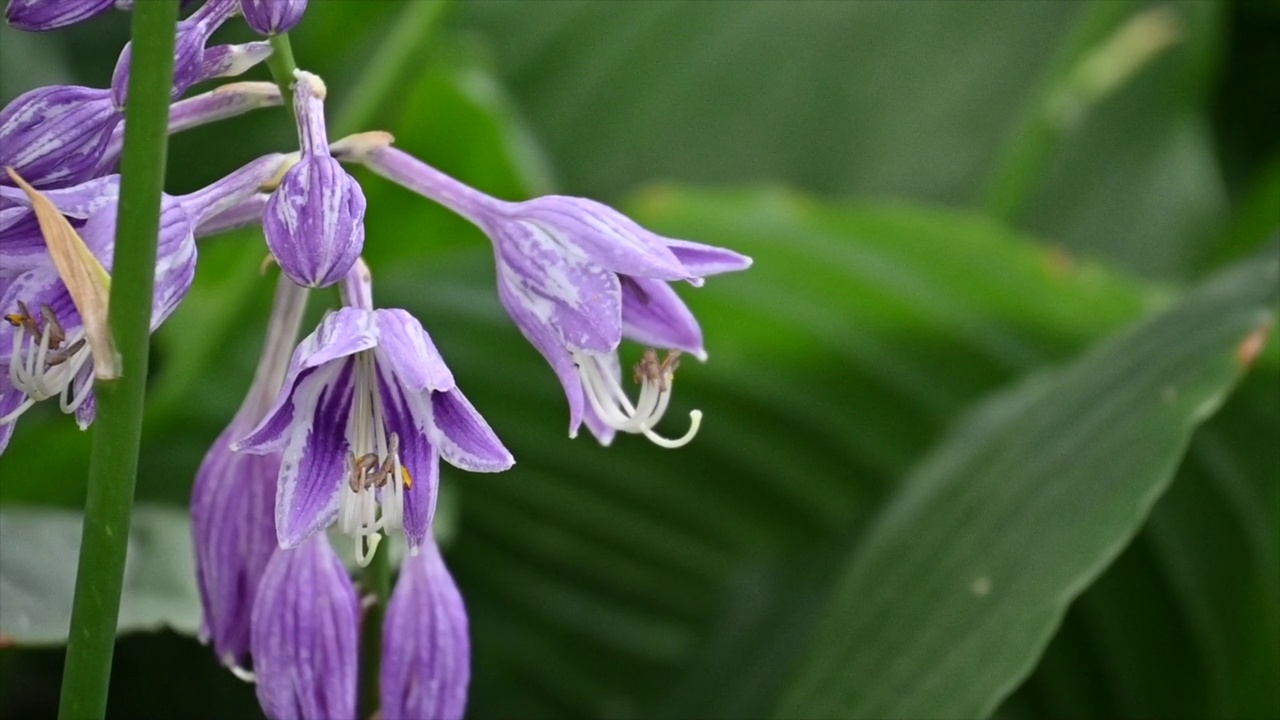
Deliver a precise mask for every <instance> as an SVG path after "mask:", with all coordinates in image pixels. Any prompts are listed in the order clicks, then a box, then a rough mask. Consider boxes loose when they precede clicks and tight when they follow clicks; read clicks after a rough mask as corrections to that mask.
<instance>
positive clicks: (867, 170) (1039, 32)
mask: <svg viewBox="0 0 1280 720" xmlns="http://www.w3.org/2000/svg"><path fill="white" fill-rule="evenodd" d="M1150 7H1151V6H1150V5H1149V4H1146V3H1138V2H1116V1H1115V0H1098V1H1096V2H1072V3H1002V2H977V3H975V2H969V3H947V2H916V3H896V2H883V1H874V0H873V1H864V2H787V3H777V2H750V3H696V2H695V3H688V2H640V3H608V4H604V3H593V2H556V3H547V2H487V3H486V2H475V3H466V4H465V5H464V6H463V7H460V8H459V12H458V14H457V18H456V22H457V24H458V26H460V27H462V28H466V29H472V30H475V31H476V32H477V33H478V34H480V35H482V36H484V37H486V38H487V39H489V40H490V42H491V43H492V46H493V52H494V54H495V56H496V57H497V58H498V62H497V67H498V68H499V71H500V72H501V77H502V79H503V80H504V81H505V83H506V84H507V86H508V87H510V88H511V89H512V92H513V94H514V95H515V96H516V98H517V100H518V101H519V102H520V104H521V107H522V108H524V109H525V111H526V112H527V113H528V115H529V118H530V122H531V124H532V125H533V127H534V129H535V130H536V131H537V133H538V135H539V137H540V138H542V139H543V141H544V142H545V143H546V146H547V148H548V150H549V154H550V156H551V157H553V158H555V160H556V167H557V171H558V174H559V176H560V177H561V178H562V179H563V181H564V186H565V189H566V190H568V191H570V192H573V193H581V194H587V195H592V196H604V197H614V198H616V197H618V196H619V195H620V194H622V193H623V192H624V191H628V190H630V189H632V188H633V187H635V186H636V185H637V184H638V183H641V182H651V181H655V180H657V181H671V180H674V181H679V182H696V183H717V184H741V183H750V182H765V181H772V182H782V183H784V184H786V185H789V186H795V187H798V188H802V189H804V190H808V191H814V192H818V193H821V194H823V195H826V196H832V195H836V196H848V195H855V196H863V197H895V198H904V199H911V200H914V201H917V202H920V201H923V202H927V203H938V202H943V203H947V204H967V205H979V204H981V203H982V202H983V200H984V197H983V195H984V192H985V190H986V188H987V186H988V184H989V183H990V182H991V181H992V180H993V177H994V176H995V175H996V174H997V168H998V167H999V166H1000V165H1001V164H1002V163H1003V162H1005V159H1006V157H1007V156H1008V154H1009V152H1010V148H1011V147H1013V146H1015V145H1016V144H1018V143H1019V142H1020V140H1021V138H1022V136H1023V134H1024V131H1025V128H1026V125H1027V124H1028V122H1031V121H1032V118H1034V117H1036V116H1037V114H1039V113H1041V112H1043V110H1044V106H1045V105H1046V104H1047V103H1049V102H1051V101H1052V96H1053V94H1054V93H1055V91H1056V90H1057V89H1058V84H1057V83H1056V82H1055V81H1056V79H1057V78H1058V76H1059V75H1060V74H1063V73H1069V72H1070V71H1071V70H1072V69H1074V68H1075V67H1076V66H1077V65H1078V64H1079V62H1080V61H1081V59H1082V58H1084V57H1086V56H1087V54H1088V53H1089V52H1090V51H1091V50H1093V49H1094V48H1095V46H1096V45H1097V44H1098V43H1100V42H1103V41H1105V40H1106V38H1108V37H1109V36H1110V35H1111V34H1112V33H1114V32H1115V31H1116V29H1117V28H1119V27H1121V26H1122V25H1123V24H1124V23H1125V22H1127V21H1128V20H1130V19H1131V17H1133V16H1134V15H1136V14H1138V13H1140V12H1142V11H1143V10H1147V9H1149V8H1150ZM1160 7H1164V8H1166V10H1168V11H1169V12H1171V13H1172V14H1173V15H1174V16H1176V24H1177V36H1176V39H1177V42H1176V44H1175V45H1173V46H1172V47H1170V48H1168V49H1167V50H1165V51H1163V52H1160V53H1158V54H1157V56H1156V57H1155V58H1153V59H1152V60H1151V61H1150V62H1149V63H1146V64H1144V65H1143V66H1142V67H1141V69H1139V70H1138V71H1137V72H1135V73H1133V74H1132V75H1130V76H1128V77H1127V78H1126V79H1125V81H1124V82H1123V83H1122V84H1121V86H1120V87H1118V88H1116V89H1114V90H1113V91H1112V92H1110V93H1109V94H1107V95H1106V96H1105V97H1103V98H1101V99H1099V100H1098V101H1097V102H1095V103H1091V104H1089V106H1088V107H1087V111H1086V112H1082V113H1079V114H1078V115H1074V116H1073V117H1072V121H1071V122H1067V123H1065V124H1064V127H1063V128H1062V132H1061V134H1060V135H1059V136H1058V139H1057V140H1056V141H1054V142H1052V143H1049V145H1048V146H1047V147H1045V148H1043V149H1042V150H1043V153H1042V156H1040V157H1038V158H1037V159H1036V160H1035V161H1034V162H1033V163H1032V167H1030V168H1028V169H1027V172H1026V173H1025V174H1021V175H1019V176H1018V177H1017V179H1016V185H1017V186H1018V187H1020V188H1025V193H1026V195H1027V197H1026V206H1025V208H1024V209H1025V213H1019V214H1018V215H1017V217H1018V218H1019V219H1020V221H1022V222H1024V223H1025V225H1024V227H1027V228H1029V229H1031V230H1033V231H1034V232H1035V234H1037V235H1040V236H1042V237H1047V238H1052V239H1053V240H1054V241H1055V242H1059V243H1062V244H1064V245H1066V246H1067V247H1070V248H1072V249H1073V250H1076V251H1080V252H1088V253H1090V254H1098V255H1102V256H1106V257H1110V258H1115V259H1118V260H1120V261H1121V262H1123V263H1124V264H1125V265H1127V266H1128V267H1130V268H1131V269H1134V270H1137V271H1138V272H1140V273H1141V274H1144V275H1147V276H1152V277H1168V276H1173V277H1179V276H1187V275H1190V274H1191V273H1192V271H1193V269H1194V268H1193V266H1192V265H1191V262H1192V261H1193V260H1194V259H1196V258H1197V257H1199V255H1200V253H1201V252H1202V249H1203V245H1204V243H1206V242H1210V241H1213V240H1215V239H1216V233H1215V232H1214V227H1213V224H1214V223H1217V222H1220V221H1221V220H1222V219H1223V212H1224V210H1225V196H1224V191H1223V188H1222V183H1221V180H1220V177H1219V176H1220V172H1219V170H1218V168H1217V164H1216V158H1215V151H1214V143H1213V138H1212V136H1211V133H1210V127H1209V122H1208V118H1207V117H1206V116H1205V112H1204V108H1205V105H1206V103H1207V101H1208V98H1209V82H1210V81H1211V80H1212V78H1213V72H1214V69H1215V66H1216V64H1217V62H1218V55H1219V48H1220V40H1221V37H1222V34H1223V24H1222V22H1221V20H1220V16H1221V14H1222V12H1223V9H1222V8H1221V7H1219V6H1218V5H1215V4H1213V3H1202V2H1168V3H1161V4H1160ZM1122 54H1123V53H1122Z"/></svg>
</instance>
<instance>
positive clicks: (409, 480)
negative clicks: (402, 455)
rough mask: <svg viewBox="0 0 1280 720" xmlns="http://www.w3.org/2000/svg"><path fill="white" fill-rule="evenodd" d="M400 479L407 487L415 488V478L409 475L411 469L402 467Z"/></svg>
mask: <svg viewBox="0 0 1280 720" xmlns="http://www.w3.org/2000/svg"><path fill="white" fill-rule="evenodd" d="M400 479H401V480H403V481H404V486H405V487H407V488H411V487H413V476H411V475H410V474H409V468H407V467H404V466H403V465H402V466H400Z"/></svg>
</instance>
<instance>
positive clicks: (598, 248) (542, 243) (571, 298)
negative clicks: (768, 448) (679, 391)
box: [336, 136, 751, 447]
mask: <svg viewBox="0 0 1280 720" xmlns="http://www.w3.org/2000/svg"><path fill="white" fill-rule="evenodd" d="M387 143H388V141H387V140H386V139H385V138H380V137H379V136H366V137H365V138H362V137H360V136H356V137H355V138H353V139H351V140H349V141H344V142H343V143H340V144H339V145H338V146H336V151H337V152H339V153H340V155H341V156H342V157H345V158H348V159H353V160H359V161H361V162H363V163H364V164H365V165H367V166H368V167H369V168H370V169H372V170H373V171H374V172H377V173H379V174H381V175H383V176H385V177H388V178H390V179H392V180H394V181H396V182H397V183H399V184H401V185H404V186H405V187H407V188H409V189H410V190H414V191H416V192H418V193H420V194H422V195H424V196H426V197H428V198H431V199H433V200H435V201H437V202H439V203H440V204H442V205H444V206H445V207H447V208H449V209H450V210H453V211H454V212H456V213H458V214H459V215H462V216H463V217H465V218H467V219H468V220H470V221H471V222H472V223H474V224H475V225H477V226H478V227H480V228H481V229H482V230H484V231H485V233H486V234H488V235H489V238H490V240H492V242H493V246H494V254H495V256H496V259H497V269H498V296H499V299H500V300H501V301H502V304H503V306H504V307H505V308H506V309H507V312H508V314H510V315H511V317H512V319H513V320H515V322H516V325H517V326H518V327H519V328H520V330H521V332H522V333H523V334H524V336H525V337H526V338H527V339H528V340H529V341H530V342H531V343H533V345H534V347H536V348H537V349H538V351H539V352H541V353H542V355H543V357H545V358H546V359H547V362H549V363H550V364H551V367H552V368H553V369H554V370H555V372H556V374H557V376H559V378H560V383H561V385H563V387H564V391H565V395H566V396H567V398H568V400H569V411H570V422H569V432H570V435H571V436H572V435H574V434H576V433H577V430H578V428H579V426H580V425H581V424H582V423H583V422H586V423H587V426H588V428H590V429H591V431H592V433H593V434H595V435H596V437H597V438H598V439H599V440H600V441H601V442H602V443H604V444H608V443H609V442H610V441H611V440H612V439H613V435H614V433H615V432H617V431H622V432H629V433H640V434H643V435H645V436H646V437H648V438H649V439H650V440H652V441H653V442H655V443H657V444H659V445H662V446H664V447H678V446H679V445H683V444H684V443H686V442H688V441H689V440H690V439H692V437H693V434H694V433H695V432H696V431H697V428H698V424H699V422H700V420H701V413H699V412H698V411H694V412H692V413H690V417H691V419H692V424H691V427H690V428H689V431H688V432H687V433H686V434H685V435H684V436H683V437H681V438H679V439H677V440H668V439H667V438H664V437H661V436H659V435H658V434H656V433H655V432H654V431H653V427H654V426H655V425H656V424H657V423H658V421H659V420H660V419H661V418H662V416H663V414H664V413H665V412H666V409H667V404H668V402H669V401H670V396H671V386H672V382H673V381H674V377H675V370H676V367H677V365H678V357H679V353H680V352H688V353H691V354H693V355H694V356H695V357H698V358H699V359H705V358H706V353H705V351H704V350H703V347H702V331H701V329H700V328H699V327H698V323H697V321H696V320H695V319H694V317H693V314H692V313H691V312H690V311H689V309H688V307H686V306H685V304H684V302H683V301H682V300H680V298H679V296H677V295H676V294H675V292H674V291H673V290H672V289H671V287H670V285H669V284H668V283H670V282H672V281H675V280H684V281H686V282H689V283H690V284H693V285H695V286H696V285H701V284H702V278H704V277H706V276H708V275H714V274H717V273H722V272H729V271H733V270H743V269H745V268H747V267H749V266H750V265H751V259H750V258H748V257H745V256H743V255H740V254H738V253H735V252H733V251H731V250H725V249H723V248H718V247H713V246H710V245H702V244H700V243H694V242H689V241H686V240H676V239H673V238H667V237H663V236H661V235H657V234H655V233H652V232H649V231H648V230H645V229H644V228H642V227H640V226H639V225H637V224H636V223H635V222H633V221H631V220H630V219H628V218H627V217H625V216H624V215H622V214H621V213H618V212H617V211H615V210H613V209H611V208H609V207H606V206H605V205H601V204H600V203H598V202H595V201H592V200H587V199H584V198H575V197H563V196H556V195H552V196H547V197H541V198H537V199H534V200H529V201H526V202H519V203H511V202H504V201H501V200H498V199H496V198H492V197H489V196H488V195H485V194H483V193H480V192H478V191H476V190H474V189H472V188H470V187H467V186H466V185H463V184H462V183H460V182H458V181H457V180H454V179H453V178H451V177H449V176H447V175H444V174H443V173H441V172H439V171H437V170H435V169H434V168H432V167H430V166H428V165H426V164H425V163H423V162H421V161H419V160H416V159H415V158H413V157H411V156H409V155H407V154H405V153H403V152H401V151H399V150H397V149H395V148H393V147H390V146H389V145H388V144H387ZM624 337H627V338H630V339H632V340H635V341H638V342H642V343H645V344H648V345H655V346H658V347H662V348H667V349H669V350H671V351H672V352H671V353H669V354H668V355H667V356H666V357H665V358H664V359H661V360H659V358H658V356H657V353H656V352H654V351H646V352H645V354H644V357H643V359H642V360H641V361H640V363H639V364H637V365H636V368H635V373H634V375H635V379H636V381H637V382H639V383H640V386H641V390H640V395H639V397H638V398H637V400H636V401H635V402H634V403H633V402H632V401H631V400H630V399H629V398H628V397H627V395H626V393H625V392H624V391H623V389H622V384H621V383H622V372H621V367H620V364H619V361H618V355H617V349H618V345H619V343H620V342H621V340H622V338H624Z"/></svg>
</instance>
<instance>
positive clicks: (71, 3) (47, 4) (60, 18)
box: [4, 0, 113, 31]
mask: <svg viewBox="0 0 1280 720" xmlns="http://www.w3.org/2000/svg"><path fill="white" fill-rule="evenodd" d="M112 2H113V0H9V6H8V7H7V8H5V11H4V17H5V20H8V21H9V24H10V25H12V26H14V27H16V28H18V29H19V30H37V31H38V30H54V29H57V28H60V27H66V26H68V25H74V24H75V23H78V22H80V21H81V20H88V19H89V18H91V17H93V16H94V15H97V14H99V13H102V12H104V11H106V9H107V8H109V7H111V5H112Z"/></svg>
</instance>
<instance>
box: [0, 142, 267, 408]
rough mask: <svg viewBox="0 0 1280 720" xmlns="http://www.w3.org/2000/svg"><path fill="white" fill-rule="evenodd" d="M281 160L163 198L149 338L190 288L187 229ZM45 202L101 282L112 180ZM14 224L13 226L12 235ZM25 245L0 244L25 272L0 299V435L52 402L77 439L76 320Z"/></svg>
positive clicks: (80, 399) (83, 379)
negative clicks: (78, 242) (1, 375)
mask: <svg viewBox="0 0 1280 720" xmlns="http://www.w3.org/2000/svg"><path fill="white" fill-rule="evenodd" d="M282 159H283V156H281V155H267V156H263V157H262V158H259V159H258V160H255V161H253V162H251V163H249V164H247V165H245V166H244V167H242V168H240V169H239V170H237V171H235V172H233V173H231V174H230V175H228V176H227V177H225V178H223V179H221V180H219V181H217V182H215V183H213V184H212V185H210V186H208V187H206V188H203V189H201V190H198V191H196V192H194V193H191V194H189V195H183V196H171V195H165V196H163V197H162V199H161V210H160V235H159V240H158V245H157V248H156V273H155V289H154V294H153V296H152V297H153V300H152V312H151V329H152V331H154V330H155V329H156V328H158V327H159V326H160V325H161V324H162V323H163V322H164V321H165V320H166V319H168V317H169V316H170V315H171V314H172V313H173V311H174V310H176V309H177V307H178V304H179V303H181V302H182V299H183V298H184V297H186V294H187V291H188V290H189V289H190V288H191V283H192V281H193V280H194V279H195V265H196V244H195V235H194V233H195V229H196V227H197V226H198V225H199V224H200V223H201V222H203V221H204V220H206V219H208V218H211V217H214V216H216V215H218V214H219V213H221V212H224V211H225V210H227V209H228V208H230V207H233V206H234V205H236V204H238V203H240V202H242V201H244V200H245V199H247V198H249V197H252V196H253V195H254V193H256V192H257V190H258V188H259V187H261V186H262V184H263V183H265V182H267V181H268V180H269V179H270V178H272V177H273V176H274V174H275V173H276V172H277V169H278V167H279V166H280V164H281V162H282ZM44 195H45V197H46V198H48V199H49V200H50V201H51V202H52V203H53V204H54V205H55V206H56V207H57V208H58V210H59V211H60V212H61V213H62V214H63V215H64V216H66V217H67V218H68V219H69V220H70V221H71V224H72V226H73V228H76V229H77V230H78V233H79V236H80V238H81V239H82V241H83V243H84V245H85V246H86V247H87V249H88V251H89V253H91V254H92V255H93V257H95V258H96V259H97V261H98V263H99V264H100V265H101V266H102V268H103V269H104V270H105V271H106V272H107V273H110V272H111V268H112V259H113V254H114V249H115V231H116V210H117V207H118V197H119V176H117V175H111V176H108V177H104V178H98V179H95V180H91V181H89V182H87V183H83V184H81V185H78V186H75V187H72V188H64V189H60V190H51V191H48V192H46V193H44ZM0 198H3V199H4V200H6V201H7V202H10V203H13V204H16V205H18V206H22V207H24V209H25V207H26V205H27V203H29V201H28V199H27V197H26V195H25V194H23V193H22V192H21V191H19V190H17V189H15V188H10V187H3V186H0ZM12 209H13V208H10V209H8V210H5V211H3V212H5V213H9V212H10V211H11V210H12ZM21 222H22V221H21V219H19V220H17V221H15V225H16V224H18V223H21ZM37 232H38V230H37ZM33 242H34V241H33V240H23V239H14V238H10V239H9V240H7V241H5V242H4V243H3V244H0V257H5V255H6V252H7V251H8V250H9V249H10V248H17V250H15V251H14V256H15V257H16V258H17V259H18V261H19V262H22V263H24V264H26V265H27V266H29V269H27V270H25V271H23V272H21V273H19V274H17V275H16V276H14V277H13V278H12V281H11V282H8V283H7V286H6V287H5V290H4V294H3V296H0V317H2V318H3V320H4V322H0V371H3V372H5V373H7V375H8V378H9V387H8V388H6V390H5V396H6V397H5V400H4V401H3V402H0V405H4V406H6V407H8V406H12V409H10V410H9V411H8V412H6V413H4V414H3V415H0V425H9V424H12V423H15V422H17V420H18V417H20V416H21V415H22V414H23V413H24V412H25V411H26V410H27V409H28V408H30V407H31V406H32V405H33V404H35V403H36V402H39V401H41V400H45V399H49V398H54V397H57V398H59V405H60V407H61V409H62V411H63V412H66V413H75V415H76V420H77V422H78V423H79V425H80V427H81V428H82V429H83V428H86V427H88V425H89V424H90V423H91V422H92V421H93V407H94V404H93V396H92V388H93V363H92V362H91V360H92V352H91V348H90V345H89V344H88V342H87V341H86V333H85V327H84V324H83V321H82V319H81V317H80V313H79V311H78V310H77V309H76V306H75V303H74V302H73V300H72V297H71V294H70V292H69V291H68V290H67V287H66V285H65V284H64V283H63V281H62V278H61V277H60V276H59V274H58V270H57V268H56V267H55V266H54V264H53V263H52V261H42V260H41V259H40V258H32V256H31V253H30V247H31V245H32V243H33ZM7 263H8V260H7V258H6V265H7ZM11 390H17V391H18V392H20V393H21V395H22V397H21V399H20V400H19V401H18V402H17V404H16V405H15V404H14V401H13V399H12V397H10V396H9V393H10V392H11Z"/></svg>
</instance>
